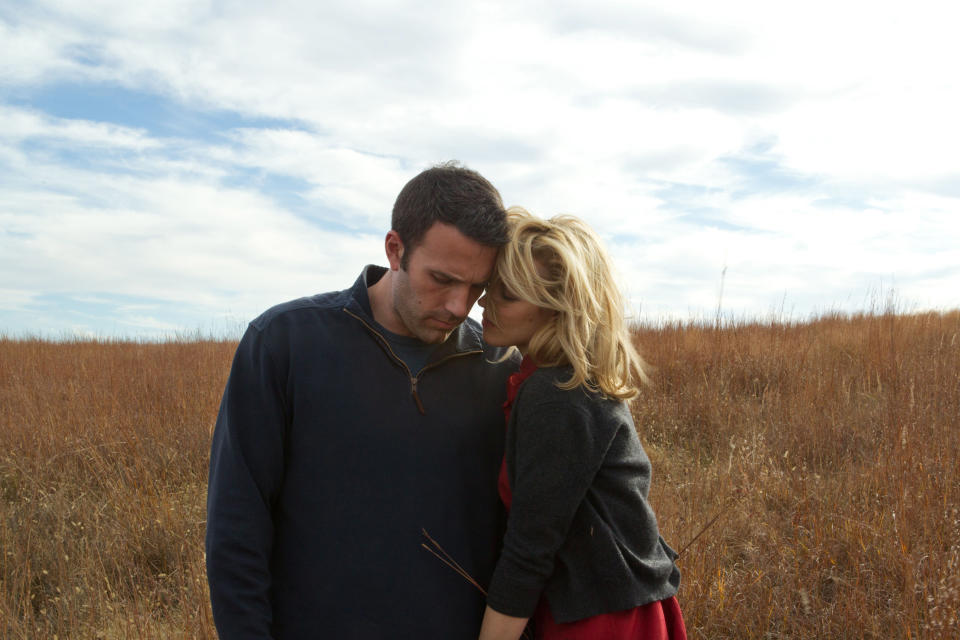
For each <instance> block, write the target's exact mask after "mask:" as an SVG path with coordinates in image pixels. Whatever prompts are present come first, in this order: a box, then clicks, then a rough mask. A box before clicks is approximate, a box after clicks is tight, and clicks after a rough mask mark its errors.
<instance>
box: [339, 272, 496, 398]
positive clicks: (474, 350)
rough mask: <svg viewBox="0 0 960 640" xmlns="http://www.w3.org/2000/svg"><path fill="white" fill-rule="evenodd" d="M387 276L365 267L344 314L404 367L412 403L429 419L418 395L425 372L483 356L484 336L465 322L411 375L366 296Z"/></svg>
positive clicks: (353, 288)
mask: <svg viewBox="0 0 960 640" xmlns="http://www.w3.org/2000/svg"><path fill="white" fill-rule="evenodd" d="M386 272H387V270H386V269H385V268H384V267H378V266H376V265H367V266H366V267H364V269H363V271H362V272H361V274H360V277H359V278H357V281H356V282H354V284H353V286H352V287H351V288H350V297H349V300H347V304H346V305H345V306H344V307H343V310H344V312H345V313H347V314H349V315H350V316H353V317H354V318H356V319H357V320H358V321H360V322H361V323H362V324H363V325H364V326H365V327H366V328H367V330H368V331H369V332H370V333H371V334H372V336H373V337H374V339H376V340H377V341H378V342H379V343H380V345H381V346H382V347H383V348H384V351H386V352H387V354H388V355H389V356H390V357H391V358H393V359H394V360H395V361H396V362H397V363H398V364H399V365H400V366H401V367H403V370H404V371H406V373H407V376H408V377H409V378H410V394H411V396H412V398H413V401H414V402H415V403H416V405H417V409H418V410H419V411H420V413H421V414H423V415H426V413H427V412H426V409H424V406H423V402H422V400H421V399H420V394H419V393H418V391H417V384H418V383H419V382H420V377H421V376H422V375H423V374H424V373H425V372H426V371H428V370H430V369H433V368H434V367H437V366H439V365H441V364H443V363H444V362H446V361H447V360H451V359H453V358H457V357H462V356H470V355H479V354H482V353H483V342H482V340H481V339H480V336H481V335H482V334H481V332H480V331H479V330H478V329H476V328H475V327H473V326H471V325H470V323H469V322H468V321H467V320H464V321H463V322H462V323H460V326H458V327H457V328H456V329H454V330H453V332H452V333H451V334H450V335H449V336H448V337H447V339H446V340H444V341H443V343H441V344H440V345H438V346H437V348H436V349H434V351H433V353H432V354H430V359H429V360H427V363H426V364H425V365H424V366H423V368H422V369H420V371H418V372H416V373H414V372H412V371H410V368H409V367H408V366H407V363H406V362H404V361H403V359H401V358H400V357H399V356H398V355H397V354H396V353H395V352H394V351H393V348H392V347H391V346H390V342H389V340H387V338H386V336H384V333H383V332H384V331H385V329H384V328H383V327H382V326H381V325H380V323H378V322H377V321H376V320H374V318H373V308H372V307H371V305H370V295H369V293H368V292H367V288H368V287H370V286H371V285H373V284H376V282H377V281H378V280H380V278H382V277H383V275H384V274H385V273H386Z"/></svg>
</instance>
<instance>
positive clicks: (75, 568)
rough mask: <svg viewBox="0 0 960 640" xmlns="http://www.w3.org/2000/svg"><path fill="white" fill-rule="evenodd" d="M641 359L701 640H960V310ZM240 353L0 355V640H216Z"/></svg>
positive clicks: (728, 334) (85, 349)
mask: <svg viewBox="0 0 960 640" xmlns="http://www.w3.org/2000/svg"><path fill="white" fill-rule="evenodd" d="M637 340H638V342H639V344H640V346H641V348H642V350H643V352H644V354H645V356H646V358H647V359H648V360H649V361H650V362H651V363H652V364H653V365H654V366H655V367H656V369H655V371H654V374H653V380H654V387H653V388H651V389H648V390H647V391H646V392H645V393H644V394H643V395H642V396H641V397H640V398H639V399H638V400H636V401H635V403H634V415H635V417H636V419H637V424H638V428H639V430H640V434H641V438H642V440H643V441H644V444H645V446H646V448H647V451H648V453H649V454H650V457H651V458H652V460H653V462H654V483H653V494H652V500H653V503H654V507H655V508H656V510H657V513H658V517H659V519H660V524H661V529H662V531H663V533H664V536H665V537H666V538H667V540H668V541H670V542H671V543H672V544H673V546H675V547H676V548H678V549H681V548H684V547H686V548H685V549H684V551H683V553H682V555H681V557H680V560H679V564H680V567H681V570H682V571H683V584H682V586H681V592H680V601H681V605H682V607H683V609H684V614H685V617H686V621H687V626H688V632H689V635H690V637H691V638H758V639H759V638H884V639H886V638H957V637H960V623H958V620H957V611H958V610H960V312H954V313H947V314H895V313H882V312H880V313H873V314H867V315H861V316H856V317H845V316H840V315H836V316H827V317H822V318H818V319H816V320H813V321H810V322H805V323H787V324H778V323H770V324H763V323H754V322H746V321H744V322H739V323H736V322H732V323H727V325H726V326H724V327H722V328H720V327H707V326H701V325H697V324H692V323H687V324H673V325H669V324H668V325H664V326H659V327H656V328H650V327H647V328H639V329H638V330H637ZM234 347H235V343H232V342H215V341H186V340H184V341H175V342H168V343H160V344H141V343H130V342H59V343H53V342H43V341H38V340H15V339H0V635H2V637H4V638H54V637H59V638H98V637H100V638H213V637H215V635H216V634H215V631H214V630H213V625H212V621H211V616H210V610H209V604H208V599H207V591H206V583H205V578H204V571H203V530H204V497H205V485H206V470H207V455H208V446H209V437H210V429H211V426H212V424H213V421H214V418H215V415H216V410H217V406H218V403H219V398H220V394H221V392H222V389H223V385H224V382H225V381H226V377H227V373H228V370H229V364H230V359H231V356H232V353H233V349H234ZM718 515H719V517H718V518H717V519H716V521H715V522H714V523H713V524H712V525H711V526H710V527H709V528H707V529H706V531H705V532H703V535H701V536H700V537H699V538H697V539H696V540H695V541H694V542H693V543H692V544H689V546H687V545H688V543H689V542H690V541H691V540H692V539H693V538H694V536H695V535H696V534H697V533H698V532H700V531H701V530H702V529H703V527H704V525H706V524H707V523H709V522H710V521H711V520H712V519H713V518H714V517H716V516H718Z"/></svg>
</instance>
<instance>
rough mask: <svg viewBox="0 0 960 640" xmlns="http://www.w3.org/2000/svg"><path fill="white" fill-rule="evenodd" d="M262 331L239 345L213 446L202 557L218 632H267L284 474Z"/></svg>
mask: <svg viewBox="0 0 960 640" xmlns="http://www.w3.org/2000/svg"><path fill="white" fill-rule="evenodd" d="M279 374H280V372H279V371H278V370H277V368H276V367H275V366H274V362H273V359H272V358H271V354H270V353H269V350H268V347H267V344H266V337H265V336H264V334H263V333H262V332H261V331H260V330H259V329H258V328H256V327H255V326H253V325H251V326H250V327H248V329H247V332H246V334H244V337H243V339H242V340H241V341H240V345H239V346H238V347H237V352H236V355H235V356H234V360H233V366H232V368H231V371H230V377H229V379H228V380H227V385H226V389H225V390H224V394H223V399H222V401H221V403H220V412H219V415H218V416H217V423H216V427H215V429H214V433H213V443H212V446H211V451H210V476H209V483H208V489H207V532H206V562H207V579H208V581H209V583H210V600H211V604H212V606H213V617H214V621H215V623H216V627H217V631H218V633H219V636H220V637H221V638H231V639H235V638H241V639H247V638H250V639H253V638H269V637H270V626H271V621H272V612H271V605H270V557H271V550H272V547H273V535H274V529H273V519H272V517H271V512H272V507H273V504H274V502H275V499H276V497H277V494H278V491H279V488H280V486H281V482H282V478H283V460H284V457H283V437H284V430H285V426H286V420H287V418H286V409H285V402H284V391H283V390H284V387H285V384H284V383H283V381H282V380H281V379H280V375H279Z"/></svg>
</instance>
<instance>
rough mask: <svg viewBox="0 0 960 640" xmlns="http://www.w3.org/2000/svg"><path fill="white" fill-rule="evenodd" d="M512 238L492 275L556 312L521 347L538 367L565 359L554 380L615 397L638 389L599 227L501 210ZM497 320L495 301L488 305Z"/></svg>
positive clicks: (636, 362)
mask: <svg viewBox="0 0 960 640" xmlns="http://www.w3.org/2000/svg"><path fill="white" fill-rule="evenodd" d="M507 225H508V227H509V230H510V240H509V242H508V243H507V244H506V246H504V247H503V248H502V249H501V250H500V253H499V256H498V258H497V265H496V269H495V271H494V276H493V278H494V282H493V283H492V284H494V285H495V284H496V281H500V282H502V284H503V286H504V287H505V288H506V290H507V291H509V292H510V294H511V295H512V296H514V297H516V298H519V299H522V300H526V301H527V302H530V303H532V304H535V305H537V306H538V307H544V308H546V309H550V310H552V311H555V312H556V313H555V314H554V316H553V317H552V318H551V319H550V320H549V321H548V322H547V323H546V324H545V325H544V326H542V327H541V328H540V329H538V330H537V331H536V333H534V334H533V336H532V337H531V338H530V342H529V343H528V345H527V353H528V354H529V355H530V356H531V357H532V358H533V360H534V361H535V362H536V363H537V365H538V366H544V367H554V366H561V365H570V366H571V367H573V376H572V377H571V378H570V379H569V380H567V381H565V382H563V383H560V384H559V385H558V386H559V387H560V388H562V389H573V388H575V387H577V386H580V385H583V386H584V387H586V388H587V389H590V390H591V391H599V392H601V393H603V394H604V395H606V396H610V397H613V398H618V399H628V398H632V397H633V396H635V395H636V394H637V386H636V385H635V384H634V378H635V377H636V379H638V380H640V381H641V382H644V383H646V382H648V379H647V376H646V373H645V372H644V369H645V367H646V364H645V363H644V361H643V359H642V358H641V357H640V354H639V353H637V350H636V348H635V347H634V346H633V342H632V340H631V338H630V332H629V330H628V328H627V325H626V322H625V320H624V315H623V314H624V304H623V297H622V296H621V294H620V291H619V290H618V289H617V286H616V283H615V282H614V278H613V270H612V268H611V264H610V259H609V257H608V256H607V252H606V251H605V250H604V248H603V244H602V243H601V241H600V238H599V237H597V234H596V233H594V231H593V230H592V229H591V228H590V227H589V226H587V224H586V223H584V222H583V221H582V220H580V219H578V218H575V217H573V216H568V215H562V216H556V217H553V218H550V219H549V220H542V219H540V218H537V217H535V216H533V215H531V214H530V213H528V212H527V211H526V210H525V209H522V208H520V207H511V208H509V209H508V210H507ZM487 311H488V312H489V313H491V319H492V320H493V321H494V323H496V318H497V316H496V305H495V304H494V303H493V302H492V301H491V303H490V304H489V305H488V307H487Z"/></svg>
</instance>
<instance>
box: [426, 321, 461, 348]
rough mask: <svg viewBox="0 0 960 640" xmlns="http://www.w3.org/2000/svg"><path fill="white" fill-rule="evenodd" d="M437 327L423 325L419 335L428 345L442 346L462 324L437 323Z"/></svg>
mask: <svg viewBox="0 0 960 640" xmlns="http://www.w3.org/2000/svg"><path fill="white" fill-rule="evenodd" d="M434 324H435V325H437V326H424V325H421V327H420V331H419V333H418V335H417V337H418V338H420V340H421V341H422V342H426V343H427V344H440V343H441V342H443V341H445V340H446V339H447V338H449V337H450V334H452V333H453V332H454V331H456V329H457V327H459V326H460V323H459V322H458V323H456V324H450V323H447V322H440V321H436V322H435V323H434Z"/></svg>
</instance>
